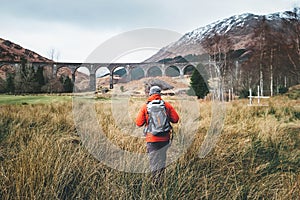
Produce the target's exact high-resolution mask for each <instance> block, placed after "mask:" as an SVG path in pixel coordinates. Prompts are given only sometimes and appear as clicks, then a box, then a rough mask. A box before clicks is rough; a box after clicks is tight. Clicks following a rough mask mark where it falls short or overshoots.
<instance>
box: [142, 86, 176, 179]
mask: <svg viewBox="0 0 300 200" xmlns="http://www.w3.org/2000/svg"><path fill="white" fill-rule="evenodd" d="M154 101H158V102H161V101H162V102H163V103H164V108H165V112H166V116H167V119H168V122H171V123H177V122H178V120H179V116H178V114H177V112H176V110H175V109H174V108H173V106H172V105H171V104H170V103H168V102H165V101H163V100H162V98H161V88H160V87H158V86H152V87H151V88H150V91H149V97H148V100H147V103H146V104H144V105H143V106H142V108H141V109H140V111H139V113H138V115H137V118H136V125H137V126H140V127H141V126H145V130H144V134H145V136H146V142H147V152H148V154H149V160H150V169H151V172H152V174H153V181H154V183H155V184H162V182H161V181H162V178H161V177H162V175H163V173H164V169H165V164H166V153H167V149H168V147H169V144H170V135H171V131H172V130H171V129H170V130H168V131H165V132H160V133H155V134H154V133H153V132H151V130H149V127H148V126H150V125H151V124H150V125H149V113H150V111H149V104H150V103H151V102H154ZM150 118H151V117H150ZM151 121H155V120H151ZM150 123H154V122H150ZM156 123H157V122H156Z"/></svg>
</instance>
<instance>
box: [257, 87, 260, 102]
mask: <svg viewBox="0 0 300 200" xmlns="http://www.w3.org/2000/svg"><path fill="white" fill-rule="evenodd" d="M259 98H260V96H259V85H258V86H257V103H258V105H259V102H260V101H259Z"/></svg>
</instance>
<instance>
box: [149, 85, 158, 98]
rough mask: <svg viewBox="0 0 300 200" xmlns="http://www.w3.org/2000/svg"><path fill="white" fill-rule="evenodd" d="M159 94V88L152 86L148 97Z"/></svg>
mask: <svg viewBox="0 0 300 200" xmlns="http://www.w3.org/2000/svg"><path fill="white" fill-rule="evenodd" d="M160 92H161V89H160V87H159V86H152V87H151V88H150V91H149V95H150V96H151V95H152V94H160Z"/></svg>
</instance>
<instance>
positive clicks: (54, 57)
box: [48, 48, 60, 62]
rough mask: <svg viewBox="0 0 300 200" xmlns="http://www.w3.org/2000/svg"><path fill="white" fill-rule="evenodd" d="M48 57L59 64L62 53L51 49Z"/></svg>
mask: <svg viewBox="0 0 300 200" xmlns="http://www.w3.org/2000/svg"><path fill="white" fill-rule="evenodd" d="M48 57H49V59H51V60H53V61H56V62H58V60H59V58H60V53H59V51H58V50H56V49H55V48H51V49H49V51H48Z"/></svg>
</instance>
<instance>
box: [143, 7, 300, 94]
mask: <svg viewBox="0 0 300 200" xmlns="http://www.w3.org/2000/svg"><path fill="white" fill-rule="evenodd" d="M299 41H300V9H299V8H295V9H294V10H293V11H286V12H282V13H273V14H269V15H254V14H250V13H245V14H242V15H235V16H232V17H229V18H226V19H223V20H219V21H217V22H214V23H212V24H209V25H207V26H205V27H201V28H198V29H195V30H193V31H191V32H189V33H186V34H185V35H183V36H182V38H180V39H179V40H178V41H176V42H174V43H172V44H170V45H168V46H166V47H164V48H162V49H161V50H160V51H159V52H158V53H157V54H155V55H153V56H152V57H150V58H149V59H147V60H146V61H145V62H155V61H160V60H166V59H172V58H174V59H177V60H178V57H183V58H185V59H186V60H187V61H194V60H201V59H206V60H208V59H210V60H211V61H215V62H217V65H218V67H219V70H220V75H221V76H222V78H223V79H224V82H225V84H226V87H228V88H234V90H235V91H241V90H248V89H249V88H255V87H257V85H259V84H260V85H261V87H262V88H264V89H265V91H266V92H267V94H270V93H272V92H273V93H275V92H276V90H278V88H280V87H290V86H293V85H297V84H299V83H300V48H299V44H300V43H299ZM271 82H272V84H271Z"/></svg>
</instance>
